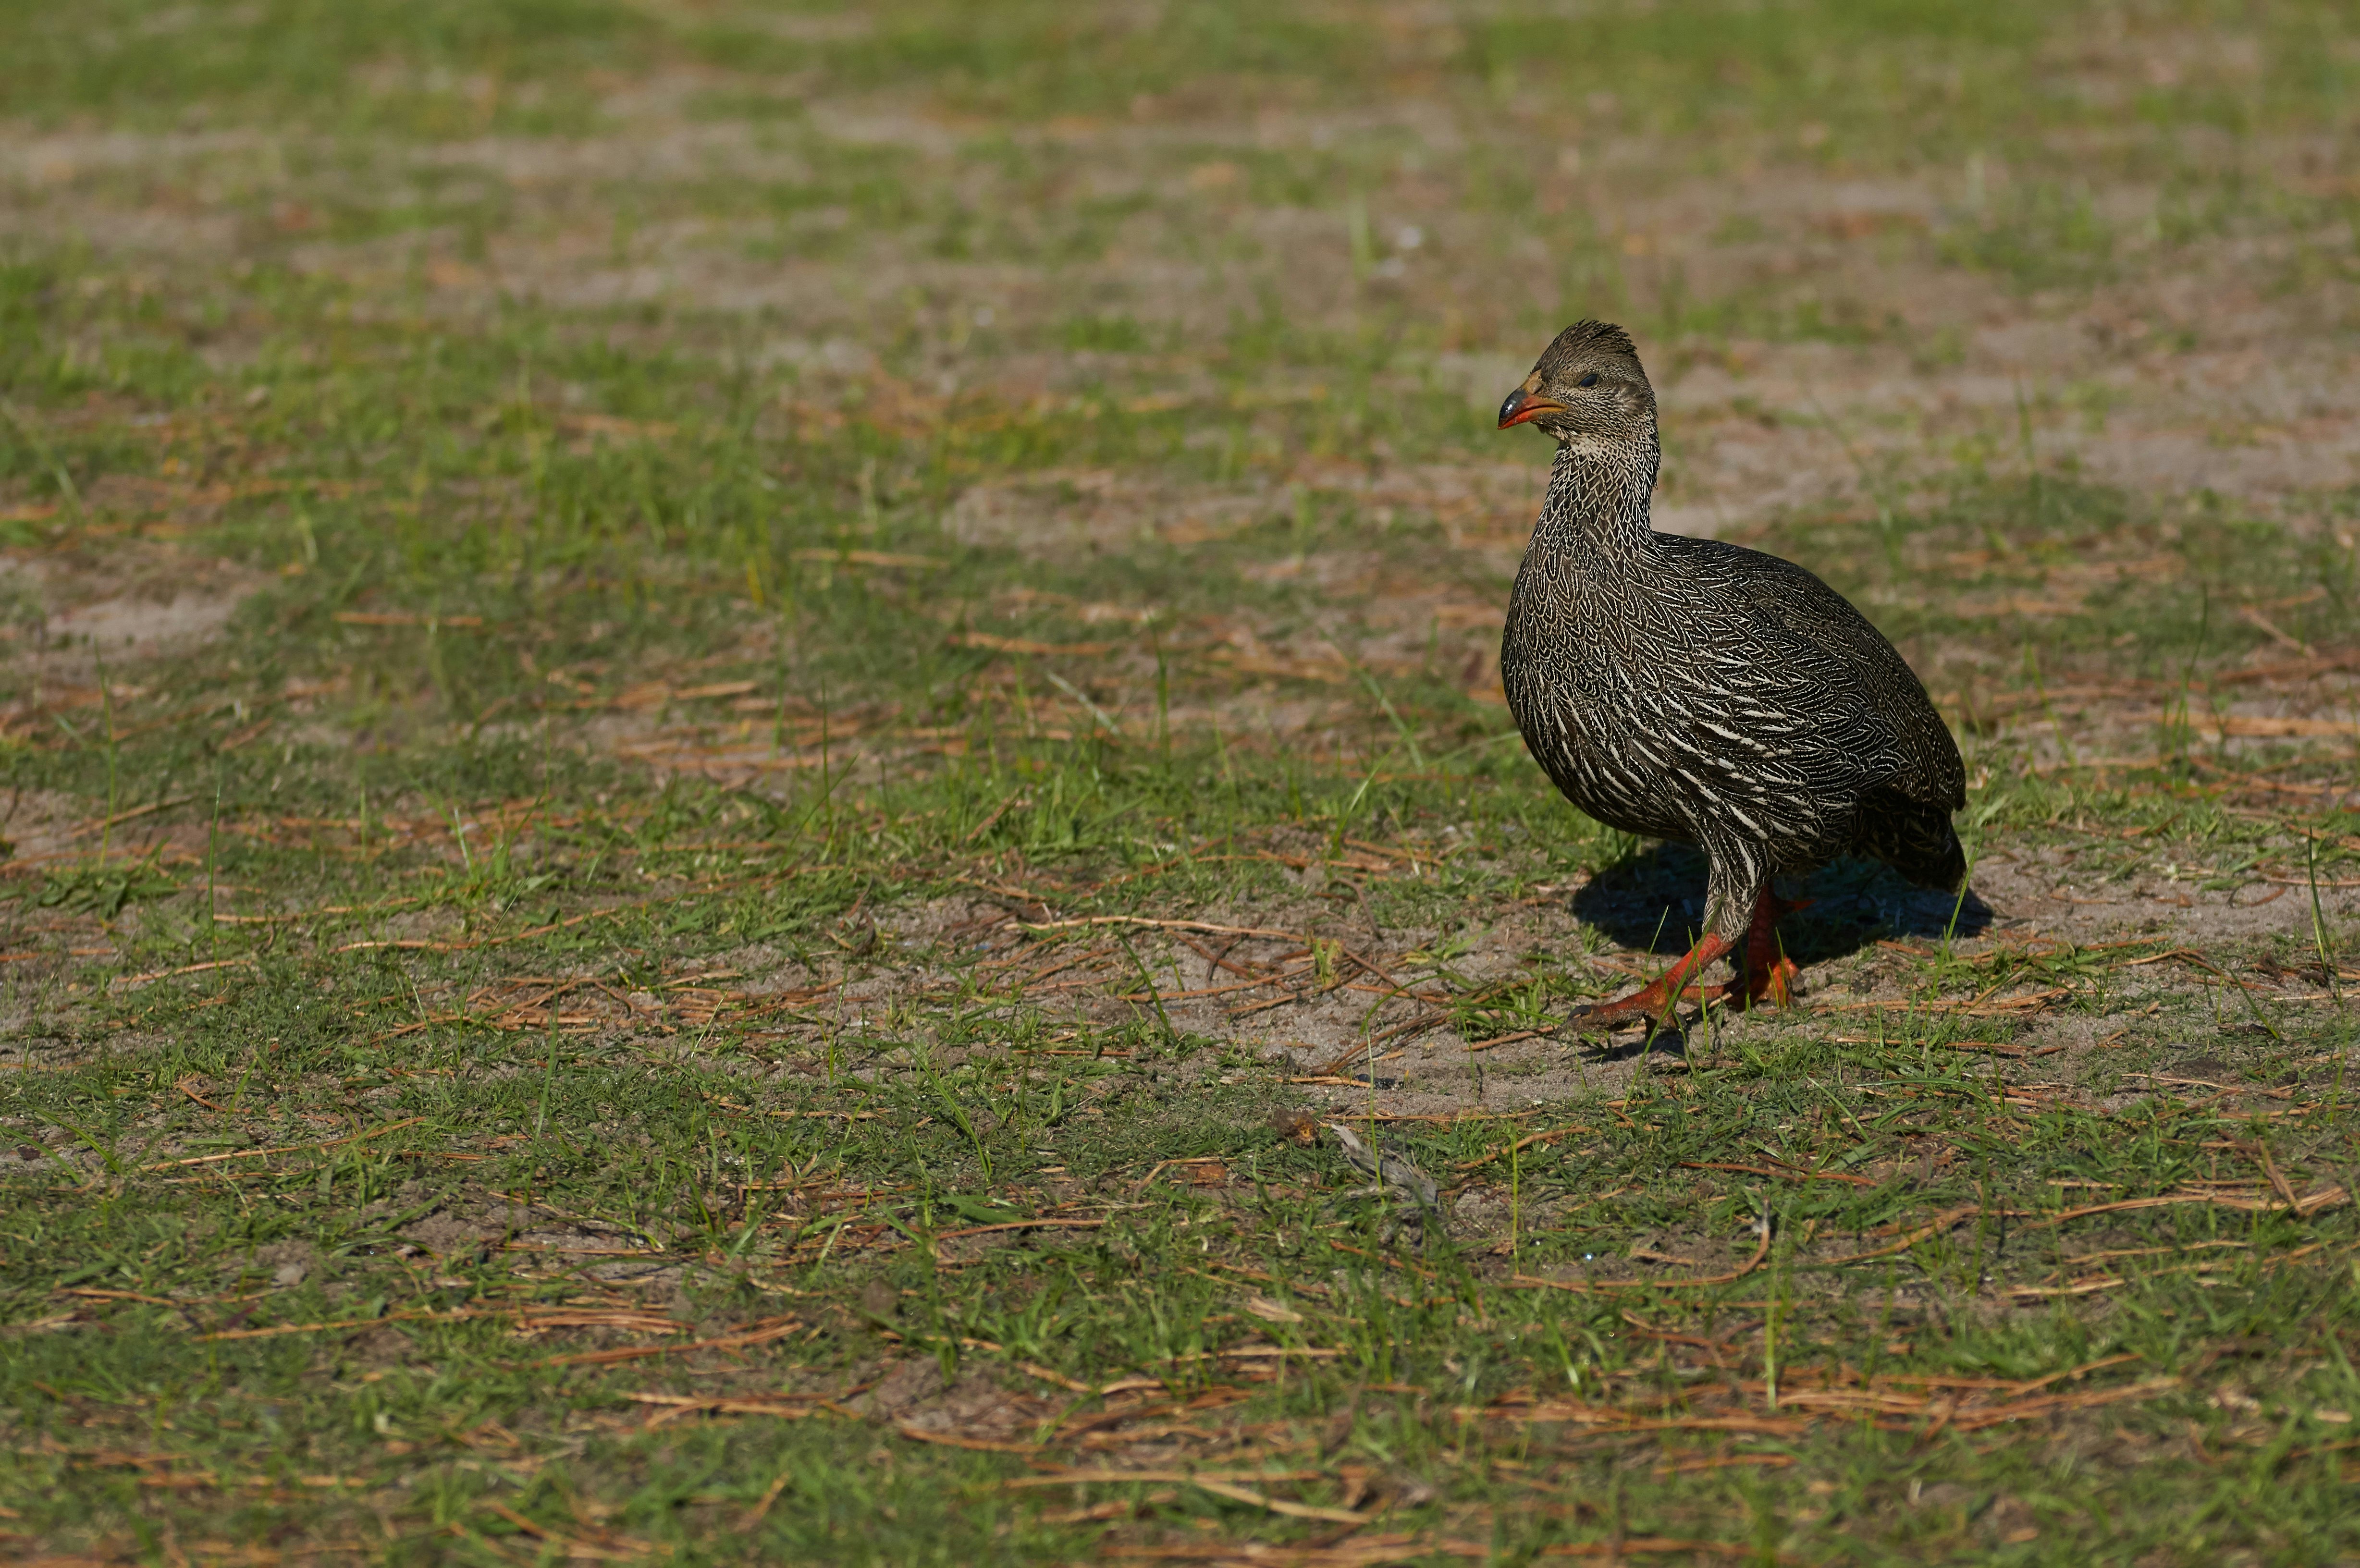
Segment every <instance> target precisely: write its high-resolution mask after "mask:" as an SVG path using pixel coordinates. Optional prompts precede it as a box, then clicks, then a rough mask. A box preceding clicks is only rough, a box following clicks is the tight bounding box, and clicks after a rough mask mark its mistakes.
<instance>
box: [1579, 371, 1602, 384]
mask: <svg viewBox="0 0 2360 1568" xmlns="http://www.w3.org/2000/svg"><path fill="white" fill-rule="evenodd" d="M1574 385H1575V386H1576V387H1595V386H1597V385H1598V372H1596V371H1594V370H1593V371H1591V372H1590V374H1589V375H1587V376H1583V377H1582V378H1581V379H1580V380H1579V381H1577V382H1575V383H1574Z"/></svg>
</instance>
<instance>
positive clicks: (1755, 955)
mask: <svg viewBox="0 0 2360 1568" xmlns="http://www.w3.org/2000/svg"><path fill="white" fill-rule="evenodd" d="M1810 906H1811V900H1810V899H1808V898H1804V899H1800V900H1797V901H1794V902H1789V901H1788V900H1786V899H1785V898H1780V897H1778V895H1777V894H1775V893H1773V892H1772V891H1770V889H1769V888H1767V887H1765V888H1763V889H1762V897H1761V898H1757V899H1755V900H1754V924H1753V925H1752V926H1751V927H1749V928H1748V929H1747V931H1746V932H1745V973H1744V974H1743V975H1740V976H1739V977H1738V978H1737V979H1736V980H1734V981H1733V982H1732V983H1731V985H1730V987H1729V991H1728V993H1727V995H1728V996H1729V999H1730V1000H1731V1001H1732V1002H1738V1003H1742V1004H1743V1005H1744V1006H1747V1007H1751V1006H1753V1005H1754V1003H1756V1002H1759V1001H1762V1000H1765V998H1766V999H1767V1000H1769V1001H1771V1002H1774V1003H1775V1004H1776V1005H1777V1006H1779V1007H1788V1006H1790V1005H1792V1003H1793V1001H1794V999H1795V981H1796V978H1797V975H1798V973H1799V972H1798V971H1797V969H1796V967H1795V961H1794V960H1793V959H1791V958H1788V957H1787V956H1786V954H1785V953H1782V952H1780V951H1779V948H1778V921H1779V920H1781V919H1782V918H1784V917H1785V916H1787V915H1791V914H1793V913H1794V912H1795V911H1796V910H1797V909H1808V908H1810Z"/></svg>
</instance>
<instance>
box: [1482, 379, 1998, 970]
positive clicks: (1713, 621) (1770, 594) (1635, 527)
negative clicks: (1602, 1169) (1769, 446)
mask: <svg viewBox="0 0 2360 1568" xmlns="http://www.w3.org/2000/svg"><path fill="white" fill-rule="evenodd" d="M1633 365H1634V368H1635V360H1634V361H1633ZM1536 374H1537V373H1536ZM1653 415H1654V409H1653V407H1652V399H1650V400H1649V406H1648V407H1647V408H1645V416H1646V418H1645V421H1644V439H1625V440H1619V441H1606V440H1596V439H1590V438H1588V437H1584V436H1579V435H1575V436H1573V437H1571V439H1561V442H1560V444H1559V446H1558V448H1557V461H1556V463H1555V465H1554V467H1553V468H1552V469H1551V470H1550V474H1549V484H1548V491H1547V495H1546V499H1545V501H1544V502H1543V505H1542V508H1541V514H1540V519H1539V521H1538V523H1537V524H1536V525H1535V528H1534V531H1533V538H1532V542H1531V544H1530V545H1529V546H1528V547H1527V549H1526V550H1525V552H1524V565H1523V568H1522V569H1521V570H1520V571H1519V572H1518V573H1517V575H1516V585H1515V590H1514V593H1513V596H1512V597H1511V598H1510V600H1509V603H1508V617H1507V628H1506V633H1505V636H1504V637H1503V639H1502V646H1501V650H1500V671H1501V678H1502V682H1503V684H1504V685H1505V687H1506V689H1507V697H1508V706H1509V709H1510V711H1511V712H1513V713H1514V714H1515V718H1516V724H1517V726H1518V727H1519V728H1520V729H1521V730H1522V731H1523V732H1524V745H1525V746H1526V747H1527V748H1529V749H1530V751H1531V752H1532V755H1533V757H1534V758H1535V760H1537V761H1538V762H1539V763H1540V765H1541V766H1542V768H1545V769H1546V771H1547V773H1548V776H1549V777H1550V779H1553V780H1554V781H1555V782H1556V784H1557V788H1558V789H1560V790H1561V791H1563V792H1564V794H1565V796H1566V798H1567V799H1568V800H1571V801H1572V802H1573V803H1574V804H1575V805H1577V806H1579V807H1580V808H1581V809H1582V810H1583V811H1587V812H1588V813H1590V815H1591V816H1593V817H1595V818H1597V819H1598V820H1599V821H1600V822H1605V823H1608V824H1609V825H1611V826H1613V827H1617V828H1621V829H1622V830H1624V831H1625V832H1629V833H1642V834H1645V835H1648V836H1650V837H1655V838H1665V839H1674V840H1678V841H1681V842H1684V843H1688V844H1699V845H1700V846H1702V848H1703V849H1704V851H1705V854H1706V858H1707V860H1708V862H1709V865H1710V871H1709V874H1708V887H1707V893H1706V922H1707V929H1708V930H1709V931H1712V932H1714V933H1717V934H1719V935H1721V937H1723V938H1725V939H1727V940H1728V941H1730V942H1736V941H1737V939H1738V938H1739V936H1740V935H1741V934H1742V933H1743V931H1744V930H1745V927H1746V923H1747V920H1748V918H1749V916H1750V914H1751V912H1752V910H1753V909H1754V898H1755V896H1756V895H1757V894H1758V893H1759V892H1760V891H1761V890H1762V889H1763V888H1764V887H1765V886H1766V885H1767V883H1768V880H1769V878H1770V877H1771V876H1772V875H1773V874H1774V873H1775V874H1786V875H1799V874H1801V873H1804V872H1808V871H1810V870H1812V869H1815V868H1816V867H1818V866H1821V865H1823V864H1825V863H1826V862H1828V861H1829V860H1831V859H1833V858H1835V857H1836V856H1838V855H1843V854H1846V853H1859V854H1864V855H1874V856H1875V857H1876V858H1879V859H1882V860H1885V861H1886V862H1888V863H1890V864H1891V865H1893V866H1895V867H1896V869H1898V870H1899V871H1900V872H1901V873H1902V874H1903V875H1904V876H1906V877H1909V878H1910V879H1911V880H1912V881H1914V882H1917V883H1918V884H1919V885H1921V886H1927V887H1943V888H1947V889H1951V890H1955V889H1956V888H1957V887H1959V885H1960V884H1961V881H1962V880H1963V879H1964V877H1965V874H1966V861H1965V855H1964V854H1963V852H1962V850H1961V846H1960V844H1959V839H1958V835H1957V833H1955V832H1954V831H1953V830H1952V828H1951V825H1950V813H1951V812H1952V811H1956V810H1957V809H1959V808H1960V807H1961V806H1963V805H1964V804H1965V803H1966V788H1965V784H1966V776H1965V769H1964V768H1963V767H1962V766H1961V762H1960V758H1959V749H1958V745H1957V743H1956V742H1955V741H1953V740H1952V739H1951V737H1950V731H1949V729H1948V728H1947V727H1946V726H1945V725H1944V724H1943V723H1942V720H1941V717H1940V715H1939V713H1936V711H1935V709H1934V704H1933V702H1932V701H1931V700H1930V699H1929V698H1928V696H1927V694H1926V689H1925V687H1924V685H1923V684H1921V683H1920V682H1919V681H1918V680H1917V675H1916V674H1915V673H1914V672H1913V671H1912V670H1910V668H1909V666H1908V664H1907V661H1906V660H1904V659H1902V657H1901V655H1900V654H1899V652H1897V651H1896V649H1895V648H1894V647H1893V645H1892V644H1891V643H1890V642H1888V641H1886V640H1885V637H1884V636H1883V635H1882V634H1881V633H1879V632H1878V631H1877V629H1876V628H1875V627H1874V626H1871V625H1870V624H1869V623H1868V621H1867V620H1866V619H1865V618H1864V617H1863V615H1861V614H1860V612H1859V611H1858V610H1855V609H1854V608H1853V607H1852V605H1851V604H1849V603H1848V602H1847V601H1846V600H1845V599H1844V598H1843V597H1842V595H1841V594H1839V593H1836V592H1835V591H1834V590H1833V589H1831V588H1830V587H1829V586H1828V585H1827V584H1826V583H1822V582H1820V581H1819V578H1817V577H1815V576H1813V575H1812V574H1811V573H1810V572H1807V571H1805V570H1804V569H1803V568H1801V567H1799V566H1797V565H1795V564H1794V563H1792V562H1791V561H1782V560H1780V559H1778V558H1777V557H1775V556H1771V555H1765V554H1763V553H1762V552H1761V551H1759V550H1747V549H1744V548H1743V547H1742V546H1739V545H1733V544H1728V543H1724V542H1721V541H1720V540H1717V539H1688V538H1685V537H1682V536H1679V535H1673V534H1661V533H1657V532H1655V530H1654V528H1653V527H1652V526H1651V523H1650V519H1649V510H1648V498H1649V495H1650V494H1651V493H1652V491H1653V490H1654V487H1655V474H1656V468H1657V464H1658V463H1659V461H1660V447H1659V445H1658V443H1657V440H1656V437H1655V422H1654V418H1653Z"/></svg>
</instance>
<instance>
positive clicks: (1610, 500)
mask: <svg viewBox="0 0 2360 1568" xmlns="http://www.w3.org/2000/svg"><path fill="white" fill-rule="evenodd" d="M1662 456H1663V449H1662V447H1661V446H1660V445H1659V444H1658V442H1657V441H1656V438H1655V431H1654V430H1648V432H1647V436H1646V440H1645V441H1644V442H1632V443H1620V442H1618V443H1616V444H1613V445H1611V446H1610V445H1607V444H1604V443H1602V442H1594V441H1579V440H1576V441H1564V442H1560V443H1559V444H1558V446H1557V461H1556V462H1555V463H1552V464H1550V466H1549V480H1548V494H1547V495H1546V496H1544V497H1543V499H1542V501H1541V516H1540V521H1539V523H1538V524H1537V525H1536V526H1535V528H1534V529H1533V548H1534V549H1535V550H1565V551H1572V552H1575V553H1579V554H1584V555H1599V556H1606V557H1620V556H1630V555H1635V554H1638V553H1641V552H1644V551H1645V550H1648V549H1649V548H1650V547H1651V545H1652V543H1653V541H1654V539H1655V528H1654V527H1653V525H1652V524H1651V523H1650V522H1649V521H1648V501H1649V497H1650V496H1651V495H1653V494H1654V492H1655V470H1656V468H1657V466H1658V465H1659V463H1661V461H1662Z"/></svg>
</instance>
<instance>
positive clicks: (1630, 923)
mask: <svg viewBox="0 0 2360 1568" xmlns="http://www.w3.org/2000/svg"><path fill="white" fill-rule="evenodd" d="M1704 887H1705V862H1704V855H1703V854H1702V852H1700V851H1699V850H1697V849H1695V848H1693V847H1691V846H1690V845H1688V844H1651V845H1649V846H1648V847H1646V848H1644V849H1642V850H1640V851H1639V852H1638V853H1637V854H1635V855H1631V856H1629V857H1628V858H1626V859H1623V860H1621V861H1617V862H1616V863H1615V864H1614V865H1612V866H1608V867H1607V868H1606V869H1605V870H1604V871H1601V872H1600V873H1599V874H1598V875H1597V876H1596V877H1591V878H1590V881H1589V882H1587V883H1585V884H1584V885H1583V886H1582V887H1580V888H1579V890H1577V891H1576V892H1575V893H1574V895H1573V898H1572V899H1571V900H1570V905H1569V907H1570V908H1571V909H1572V910H1573V913H1574V915H1575V917H1576V918H1577V919H1579V920H1581V921H1582V923H1583V924H1585V925H1593V926H1596V927H1598V928H1599V929H1600V930H1601V931H1604V932H1605V933H1606V934H1607V935H1608V936H1610V937H1612V938H1613V939H1614V941H1615V942H1618V943H1620V944H1621V945H1622V946H1624V947H1634V948H1641V949H1644V951H1646V952H1649V953H1665V954H1677V953H1686V952H1687V951H1688V947H1689V945H1690V944H1691V943H1693V942H1695V941H1696V937H1697V933H1698V931H1699V930H1700V929H1701V927H1702V925H1703V922H1704ZM1779 891H1780V892H1781V893H1782V894H1783V895H1785V896H1786V897H1788V898H1806V899H1808V900H1810V908H1808V909H1797V911H1795V912H1794V913H1793V914H1790V915H1788V916H1787V917H1786V919H1785V920H1781V921H1779V922H1778V937H1779V941H1780V942H1781V943H1782V944H1783V945H1784V946H1785V949H1786V956H1788V957H1789V958H1792V959H1793V960H1794V961H1795V962H1796V963H1797V964H1804V965H1809V964H1824V963H1826V962H1827V961H1828V960H1829V959H1831V958H1841V957H1842V956H1844V954H1846V953H1855V952H1857V951H1859V950H1860V949H1861V948H1863V947H1865V946H1867V945H1868V944H1869V943H1871V942H1875V941H1878V940H1880V939H1891V938H1896V937H1916V938H1919V939H1921V940H1932V941H1938V942H1939V941H1940V940H1941V939H1942V938H1943V937H1944V936H1946V935H1948V936H1959V937H1966V936H1974V935H1976V934H1978V933H1979V932H1981V931H1984V930H1985V929H1987V928H1988V927H1989V926H1990V925H1991V923H1992V920H1993V918H1994V916H1993V910H1992V908H1991V906H1990V905H1989V904H1986V903H1984V902H1983V899H1982V898H1978V897H1977V896H1976V895H1975V891H1974V889H1973V888H1972V887H1970V888H1968V889H1967V891H1966V893H1965V894H1964V895H1963V896H1962V895H1960V894H1956V893H1945V892H1941V891H1939V889H1934V888H1928V887H1912V886H1910V885H1909V883H1907V881H1905V880H1903V879H1902V877H1900V876H1899V875H1898V874H1897V873H1896V872H1895V871H1894V870H1893V868H1892V867H1891V866H1886V865H1885V864H1884V863H1883V862H1881V861H1874V860H1860V859H1855V858H1852V857H1851V856H1847V857H1845V858H1844V859H1841V860H1839V861H1836V862H1835V863H1834V864H1832V865H1830V866H1824V867H1822V868H1821V869H1819V871H1816V872H1814V873H1812V874H1811V875H1810V876H1809V877H1803V878H1801V879H1800V880H1798V881H1797V882H1795V883H1792V884H1784V883H1782V884H1781V886H1780V887H1779Z"/></svg>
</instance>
